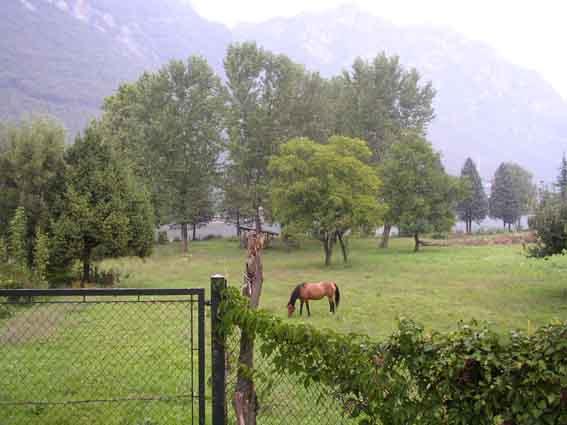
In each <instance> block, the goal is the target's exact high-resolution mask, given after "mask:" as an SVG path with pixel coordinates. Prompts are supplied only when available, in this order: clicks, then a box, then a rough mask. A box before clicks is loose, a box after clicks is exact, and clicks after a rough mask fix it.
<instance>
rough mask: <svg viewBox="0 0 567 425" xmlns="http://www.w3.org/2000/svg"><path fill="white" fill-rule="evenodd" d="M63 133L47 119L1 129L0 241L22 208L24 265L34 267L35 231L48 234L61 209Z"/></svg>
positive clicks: (36, 119) (24, 122)
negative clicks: (39, 230) (25, 257)
mask: <svg viewBox="0 0 567 425" xmlns="http://www.w3.org/2000/svg"><path fill="white" fill-rule="evenodd" d="M64 151H65V130H64V129H63V127H62V126H61V125H60V124H59V123H58V122H56V121H54V120H52V119H50V118H46V117H35V118H31V119H28V120H24V121H22V122H21V123H19V124H18V125H16V124H11V123H10V124H5V125H3V126H1V127H0V193H1V196H0V237H2V236H4V237H6V235H7V232H8V228H9V223H10V220H11V219H12V218H13V216H14V214H15V213H16V210H17V209H18V208H19V207H21V208H22V209H23V210H22V211H23V214H25V215H26V217H25V222H26V226H25V232H24V239H25V247H26V256H27V262H28V264H29V265H31V264H32V263H33V250H34V244H35V235H36V228H38V227H41V228H42V229H43V230H44V231H46V232H48V231H49V230H50V228H51V222H52V220H53V219H54V218H55V216H56V214H57V210H58V209H59V208H60V206H61V202H60V195H61V193H62V188H63V180H64V174H65V162H64Z"/></svg>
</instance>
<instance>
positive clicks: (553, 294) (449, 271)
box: [105, 239, 567, 337]
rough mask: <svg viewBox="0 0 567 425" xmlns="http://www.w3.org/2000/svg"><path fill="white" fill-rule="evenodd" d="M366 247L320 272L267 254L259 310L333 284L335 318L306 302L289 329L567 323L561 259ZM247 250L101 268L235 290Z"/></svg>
mask: <svg viewBox="0 0 567 425" xmlns="http://www.w3.org/2000/svg"><path fill="white" fill-rule="evenodd" d="M376 245H377V244H376V241H375V240H373V239H354V240H352V241H351V242H350V249H351V262H350V264H348V265H346V266H345V265H343V264H342V263H341V261H340V259H339V256H338V255H337V254H339V253H338V252H337V253H336V255H335V259H334V264H333V265H331V266H330V267H325V266H324V265H323V258H322V254H323V253H322V249H321V247H320V245H319V244H318V243H317V242H309V243H306V244H305V245H304V246H303V247H302V248H301V249H298V250H291V251H287V250H285V249H284V248H281V247H277V246H276V247H274V248H270V249H267V250H266V251H265V255H264V275H265V282H264V289H263V294H262V301H261V306H262V307H263V308H265V309H267V310H269V311H271V312H273V313H274V314H277V315H279V316H282V317H285V316H286V308H285V306H286V304H287V301H288V299H289V295H290V292H291V290H292V289H293V288H294V286H295V285H296V284H298V283H300V282H304V281H319V280H334V281H336V282H337V284H338V285H339V287H340V289H341V296H342V299H341V306H340V308H339V313H338V314H337V315H336V316H334V317H333V316H332V315H330V314H329V313H328V304H327V302H326V301H323V300H322V301H315V302H312V306H311V312H312V316H311V318H309V319H307V318H306V317H305V312H304V316H303V318H299V317H294V318H293V319H291V320H294V321H299V320H303V321H305V322H308V323H311V324H313V325H315V326H318V327H328V328H332V329H335V330H337V331H340V332H356V333H366V334H369V335H371V336H373V337H384V336H386V335H388V334H390V333H391V332H392V330H393V329H395V327H396V320H397V318H398V317H400V316H403V317H407V318H411V319H414V320H416V321H417V322H419V323H422V324H423V325H425V326H426V328H427V329H435V330H439V331H445V330H451V329H454V328H455V326H456V324H457V322H459V321H469V320H471V319H473V318H474V319H477V320H481V321H487V322H489V323H490V324H492V325H493V327H494V329H496V330H498V331H506V330H508V329H522V330H528V329H534V328H535V327H537V326H541V325H543V324H546V323H549V322H550V321H552V320H554V319H559V320H566V319H567V257H560V258H557V259H552V260H549V261H546V260H535V259H527V258H526V257H525V255H524V254H523V252H522V248H521V246H519V245H506V246H497V245H494V246H493V245H490V246H478V247H476V246H463V247H458V246H451V247H427V248H425V249H424V250H423V251H422V252H420V253H417V254H415V253H413V252H412V241H411V240H409V239H393V240H392V244H391V248H390V249H388V250H381V249H378V248H376ZM244 258H245V251H244V250H241V249H239V248H238V246H237V243H236V242H229V241H226V240H213V241H207V242H195V243H193V244H191V246H190V254H189V255H188V256H184V255H182V254H181V249H180V246H179V245H178V244H176V243H172V244H170V245H167V246H161V247H158V248H157V250H156V252H155V254H154V255H153V256H152V257H151V258H149V259H147V260H145V261H142V260H138V259H120V260H112V261H107V262H106V263H105V267H113V268H116V269H119V270H121V271H122V272H123V274H124V276H127V277H126V279H124V281H123V282H122V285H124V286H130V287H203V286H204V287H205V288H208V285H209V276H210V275H212V274H215V273H221V274H224V275H225V276H226V277H227V279H228V281H229V284H232V285H240V282H241V281H242V271H243V267H244Z"/></svg>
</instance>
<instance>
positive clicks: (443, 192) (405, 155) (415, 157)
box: [380, 133, 461, 251]
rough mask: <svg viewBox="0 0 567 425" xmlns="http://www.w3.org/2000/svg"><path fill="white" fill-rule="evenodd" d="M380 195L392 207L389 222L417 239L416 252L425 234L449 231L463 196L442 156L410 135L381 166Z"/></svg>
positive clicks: (387, 218) (387, 214)
mask: <svg viewBox="0 0 567 425" xmlns="http://www.w3.org/2000/svg"><path fill="white" fill-rule="evenodd" d="M380 177H381V179H382V182H383V186H382V190H381V192H380V196H381V198H382V200H383V201H384V202H385V203H386V204H387V205H388V207H389V209H388V211H387V213H386V221H387V222H388V223H392V224H396V225H398V226H400V227H401V228H402V229H404V230H405V231H406V232H408V233H409V234H410V235H412V236H413V237H414V239H415V251H418V250H419V247H420V245H422V242H421V241H420V239H419V235H420V234H423V233H425V232H431V231H436V232H443V231H448V230H449V229H450V228H451V226H452V225H453V224H454V221H455V206H456V203H457V201H458V199H459V197H460V196H461V188H460V185H459V182H458V181H457V180H456V179H454V178H452V177H450V176H449V175H447V173H445V170H444V168H443V165H442V164H441V157H440V155H439V153H437V152H434V150H433V148H432V146H431V145H430V144H429V143H428V142H427V141H426V140H425V139H423V138H422V137H420V136H419V135H417V134H413V133H410V134H406V135H405V136H404V138H403V141H402V142H401V143H396V144H395V145H393V146H392V147H391V148H390V149H389V150H388V153H387V154H386V157H385V159H384V162H383V164H382V166H381V167H380Z"/></svg>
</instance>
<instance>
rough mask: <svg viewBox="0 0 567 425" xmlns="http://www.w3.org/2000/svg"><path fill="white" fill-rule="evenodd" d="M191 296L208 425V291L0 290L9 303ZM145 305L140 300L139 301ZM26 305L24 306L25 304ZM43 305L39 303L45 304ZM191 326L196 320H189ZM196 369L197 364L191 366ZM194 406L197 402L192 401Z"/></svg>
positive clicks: (201, 393) (202, 418) (200, 392)
mask: <svg viewBox="0 0 567 425" xmlns="http://www.w3.org/2000/svg"><path fill="white" fill-rule="evenodd" d="M168 295H170V296H191V297H194V296H195V297H197V300H196V301H194V300H193V298H191V301H189V302H190V303H191V311H192V310H193V303H195V302H196V303H197V340H198V341H197V351H198V353H197V359H198V371H197V376H198V379H199V385H198V398H199V403H198V415H199V425H205V418H206V411H205V397H206V393H205V379H206V378H205V289H204V288H84V289H0V298H5V299H6V300H7V303H10V301H9V300H10V299H13V298H16V297H17V298H21V297H23V298H24V299H27V300H31V299H33V298H34V297H77V296H78V297H83V302H87V300H86V298H87V297H124V296H137V297H140V296H168ZM132 302H144V301H141V300H140V299H139V298H138V301H132ZM25 303H26V302H24V303H23V304H25ZM41 303H42V302H38V304H41ZM45 303H48V302H45ZM188 321H189V323H191V325H190V326H192V320H191V319H189V318H188ZM191 367H193V365H191ZM191 402H192V403H193V401H191Z"/></svg>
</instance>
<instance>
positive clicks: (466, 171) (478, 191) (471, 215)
mask: <svg viewBox="0 0 567 425" xmlns="http://www.w3.org/2000/svg"><path fill="white" fill-rule="evenodd" d="M461 179H462V180H463V182H464V183H465V184H466V189H467V194H466V195H465V197H464V199H462V200H461V201H460V202H459V204H458V205H457V213H458V214H459V219H461V220H462V221H464V222H465V224H466V229H467V233H471V232H472V222H473V221H475V222H477V223H479V222H481V221H482V220H484V219H485V218H486V216H487V215H488V197H487V196H486V193H485V192H484V187H483V185H482V179H481V178H480V175H479V174H478V171H477V169H476V165H475V163H474V162H473V160H472V159H470V158H467V160H466V161H465V165H463V169H462V170H461Z"/></svg>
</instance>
